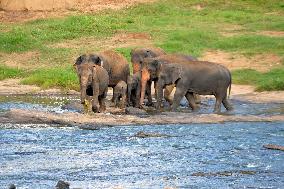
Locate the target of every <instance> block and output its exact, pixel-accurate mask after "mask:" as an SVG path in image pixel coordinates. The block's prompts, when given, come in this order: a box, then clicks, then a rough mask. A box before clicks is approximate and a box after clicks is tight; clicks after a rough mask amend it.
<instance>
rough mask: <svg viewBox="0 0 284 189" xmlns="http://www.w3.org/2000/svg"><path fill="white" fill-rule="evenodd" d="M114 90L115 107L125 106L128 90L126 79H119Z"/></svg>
mask: <svg viewBox="0 0 284 189" xmlns="http://www.w3.org/2000/svg"><path fill="white" fill-rule="evenodd" d="M113 90H114V91H113V99H114V104H115V107H120V108H125V103H126V92H127V84H126V83H125V81H119V82H118V83H117V85H116V86H115V87H114V89H113ZM119 104H120V106H119Z"/></svg>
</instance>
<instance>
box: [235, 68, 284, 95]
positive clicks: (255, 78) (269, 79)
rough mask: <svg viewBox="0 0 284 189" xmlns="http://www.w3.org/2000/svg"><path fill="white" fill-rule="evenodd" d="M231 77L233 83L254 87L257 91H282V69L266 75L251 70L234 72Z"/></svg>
mask: <svg viewBox="0 0 284 189" xmlns="http://www.w3.org/2000/svg"><path fill="white" fill-rule="evenodd" d="M232 75H233V82H234V83H237V84H250V85H255V86H256V90H257V91H276V90H284V67H281V68H275V69H272V70H270V71H269V72H266V73H260V72H258V71H255V70H251V69H242V70H235V71H233V72H232Z"/></svg>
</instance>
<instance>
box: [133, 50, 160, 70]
mask: <svg viewBox="0 0 284 189" xmlns="http://www.w3.org/2000/svg"><path fill="white" fill-rule="evenodd" d="M165 54H166V52H165V51H164V50H163V49H161V48H158V47H145V48H135V49H132V51H131V52H130V55H131V63H132V67H133V74H135V73H137V72H139V71H141V68H142V67H141V66H142V63H143V61H144V59H145V58H154V57H157V56H161V55H165Z"/></svg>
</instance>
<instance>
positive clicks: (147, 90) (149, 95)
mask: <svg viewBox="0 0 284 189" xmlns="http://www.w3.org/2000/svg"><path fill="white" fill-rule="evenodd" d="M151 83H152V82H148V83H147V87H146V94H147V96H148V102H147V104H146V105H147V106H153V100H152V94H151Z"/></svg>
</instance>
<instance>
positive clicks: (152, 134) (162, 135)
mask: <svg viewBox="0 0 284 189" xmlns="http://www.w3.org/2000/svg"><path fill="white" fill-rule="evenodd" d="M133 137H137V138H152V137H170V135H165V134H160V133H145V132H143V131H139V132H138V133H136V134H135V135H133Z"/></svg>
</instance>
